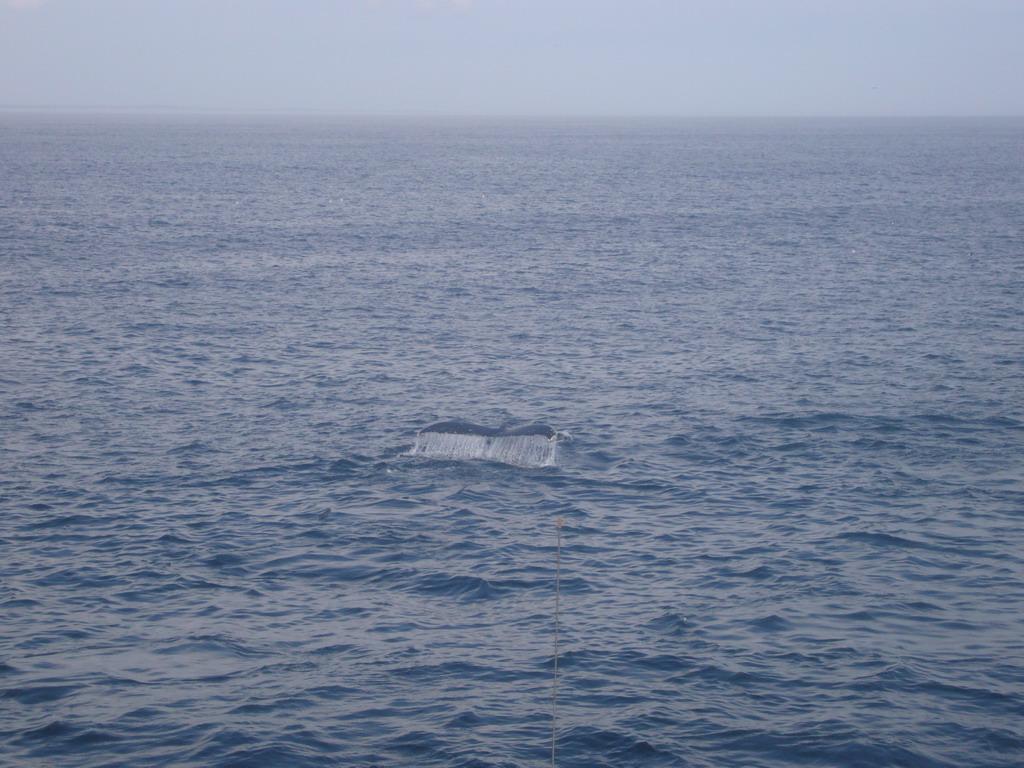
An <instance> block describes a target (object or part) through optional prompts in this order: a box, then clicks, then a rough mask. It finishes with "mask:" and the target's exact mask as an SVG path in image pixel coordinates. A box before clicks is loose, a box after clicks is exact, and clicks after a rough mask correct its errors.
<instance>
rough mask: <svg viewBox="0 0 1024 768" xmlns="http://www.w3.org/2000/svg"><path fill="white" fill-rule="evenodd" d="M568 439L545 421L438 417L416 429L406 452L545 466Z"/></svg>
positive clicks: (551, 463) (437, 457)
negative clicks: (494, 423) (497, 422)
mask: <svg viewBox="0 0 1024 768" xmlns="http://www.w3.org/2000/svg"><path fill="white" fill-rule="evenodd" d="M569 439H571V438H570V436H569V433H567V432H558V431H556V430H555V429H554V428H553V427H550V426H548V425H547V424H526V425H524V426H519V427H484V426H481V425H479V424H472V423H470V422H468V421H455V420H453V421H439V422H437V423H436V424H431V425H430V426H427V427H423V428H422V429H421V430H419V431H418V432H417V433H416V442H415V444H414V445H413V446H412V449H411V450H410V451H409V455H410V456H422V457H424V458H428V459H442V460H449V461H468V460H473V459H482V460H485V461H497V462H501V463H503V464H513V465H516V466H520V467H549V466H552V465H554V463H555V449H556V446H557V444H558V443H559V442H561V441H565V440H569Z"/></svg>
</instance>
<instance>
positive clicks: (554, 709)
mask: <svg viewBox="0 0 1024 768" xmlns="http://www.w3.org/2000/svg"><path fill="white" fill-rule="evenodd" d="M557 529H558V544H557V546H556V547H555V654H554V657H555V664H554V669H553V671H552V675H551V768H555V744H556V742H557V741H558V629H559V627H558V613H559V610H560V608H561V605H560V603H561V598H562V517H561V515H559V517H558V524H557Z"/></svg>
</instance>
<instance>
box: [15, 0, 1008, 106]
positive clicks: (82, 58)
mask: <svg viewBox="0 0 1024 768" xmlns="http://www.w3.org/2000/svg"><path fill="white" fill-rule="evenodd" d="M1022 83H1024V0H0V106H8V107H10V106H16V107H21V106H48V107H51V106H57V107H81V106H93V107H130V108H140V107H150V106H160V107H163V106H169V107H178V108H186V109H224V110H236V109H241V110H293V109H298V110H313V111H327V112H351V113H366V114H392V113H401V114H496V115H507V114H523V115H543V114H555V115H632V114H639V115H1024V85H1022Z"/></svg>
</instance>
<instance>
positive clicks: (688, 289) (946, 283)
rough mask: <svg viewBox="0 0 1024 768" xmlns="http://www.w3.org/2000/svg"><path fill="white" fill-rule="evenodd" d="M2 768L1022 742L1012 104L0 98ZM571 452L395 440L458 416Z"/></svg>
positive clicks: (859, 751) (873, 759)
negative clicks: (183, 105)
mask: <svg viewBox="0 0 1024 768" xmlns="http://www.w3.org/2000/svg"><path fill="white" fill-rule="evenodd" d="M0 168H2V169H3V173H2V177H3V183H2V184H0V328H2V329H3V333H2V334H0V361H2V368H0V436H2V437H0V508H2V516H0V553H2V555H0V610H2V616H3V621H2V622H0V699H2V700H0V763H3V764H5V765H16V766H40V767H42V766H58V765H59V766H83V767H86V768H100V766H103V767H104V768H110V767H113V766H141V765H145V766H174V767H175V768H177V767H179V766H182V767H186V768H189V767H195V768H207V767H209V766H216V767H218V768H228V767H229V766H231V767H240V766H360V767H362V768H369V767H370V766H423V767H429V766H461V767H462V768H486V767H494V768H498V767H500V768H525V767H526V766H539V765H544V764H550V762H551V732H552V667H553V658H554V645H553V641H554V618H555V617H554V608H555V566H556V555H557V554H558V553H557V552H556V550H557V548H558V546H557V545H558V539H557V529H556V523H557V520H558V519H559V518H562V519H563V520H564V527H563V529H562V540H561V553H560V556H561V560H560V592H561V594H560V617H559V618H560V640H559V658H558V668H559V673H560V681H559V689H558V710H557V723H556V735H557V756H556V757H557V764H558V765H560V766H580V767H586V768H600V767H603V766H607V767H608V768H622V767H628V766H659V767H660V766H700V767H701V768H721V767H723V766H749V767H752V768H756V767H761V766H763V767H765V768H767V767H771V768H776V767H782V766H837V767H839V766H842V767H847V766H849V767H854V766H856V767H861V766H872V768H876V767H878V766H906V767H909V768H954V767H960V766H993V767H995V766H1001V767H1005V768H1010V767H1011V766H1020V765H1021V764H1024V726H1022V723H1024V525H1022V522H1024V375H1022V374H1024V371H1022V363H1024V356H1022V346H1021V341H1022V332H1024V231H1022V228H1024V121H1021V120H967V119H965V120H907V121H898V120H875V121H872V120H775V121H768V120H746V121H735V120H734V121H727V120H716V121H712V120H707V121H696V120H692V121H682V120H677V121H669V120H661V121H658V120H647V121H625V120H621V121H613V120H606V121H596V120H591V121H585V120H579V121H528V120H518V121H514V120H432V121H422V120H421V121H413V120H399V119H392V120H369V119H366V120H357V119H342V118H333V119H331V118H312V117H308V118H305V117H288V118H284V117H280V118H270V117H266V118H258V117H210V116H207V117H189V116H169V115H163V116H123V115H122V116H114V115H105V116H104V115H98V116H90V115H75V116H66V115H51V116H40V115H16V114H7V115H3V116H0ZM456 418H457V419H466V420H469V421H473V422H477V423H480V424H485V425H490V426H503V425H509V426H510V425H517V424H523V423H533V422H541V423H547V424H550V425H552V426H553V427H555V428H556V429H558V430H566V431H568V432H571V433H572V434H573V436H574V438H575V439H574V440H573V441H572V442H571V443H565V444H560V445H559V448H558V450H559V453H558V455H557V462H556V466H550V467H534V468H531V467H518V466H510V465H506V464H501V463H495V462H487V461H439V460H433V459H429V458H423V457H419V456H409V455H407V453H408V450H409V448H410V446H411V445H412V443H413V440H414V436H415V433H416V431H417V429H419V428H421V427H423V426H426V425H427V424H430V423H432V422H435V421H439V420H443V419H456Z"/></svg>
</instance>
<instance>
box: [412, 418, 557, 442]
mask: <svg viewBox="0 0 1024 768" xmlns="http://www.w3.org/2000/svg"><path fill="white" fill-rule="evenodd" d="M430 432H436V433H438V434H444V435H479V436H480V437H520V436H525V435H540V436H543V437H546V438H547V439H548V440H556V439H558V433H557V432H556V431H555V430H554V429H552V428H551V427H549V426H548V425H547V424H527V425H526V426H523V427H511V428H509V427H500V428H498V429H495V428H493V427H481V426H480V425H479V424H470V423H469V422H468V421H439V422H437V424H431V425H430V426H429V427H424V428H423V429H421V430H420V431H419V432H418V433H417V434H420V435H422V434H424V433H430Z"/></svg>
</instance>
